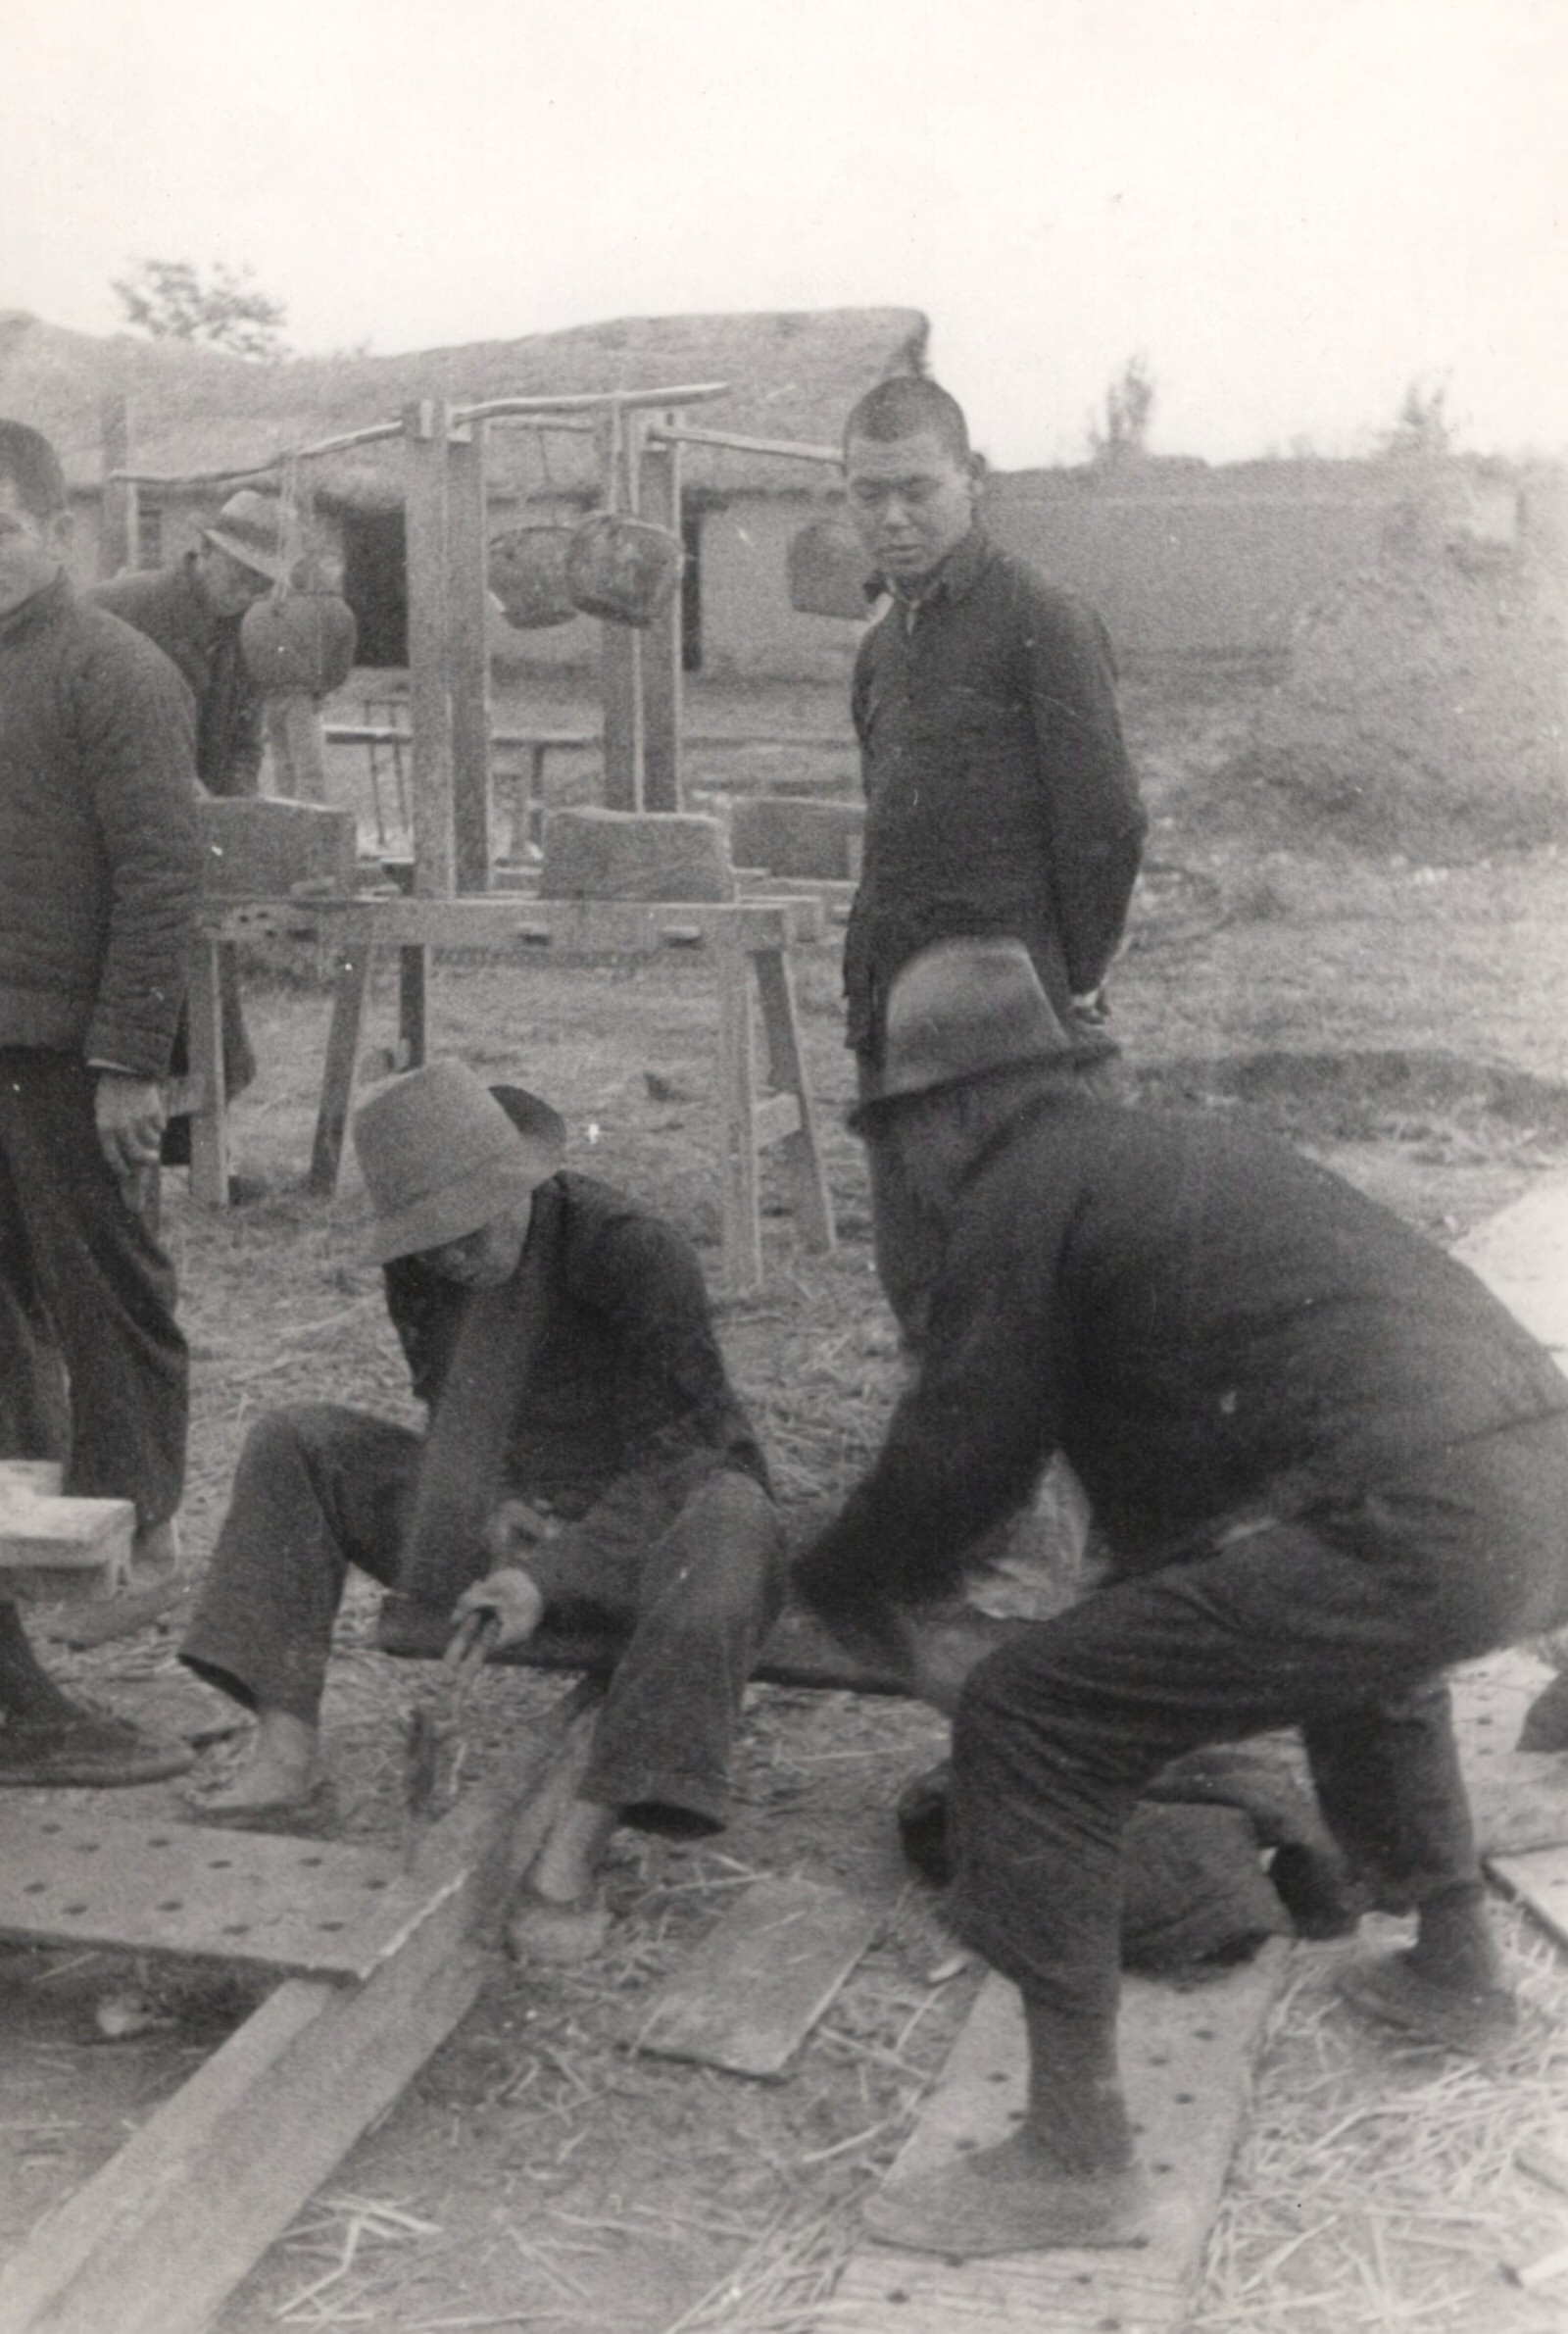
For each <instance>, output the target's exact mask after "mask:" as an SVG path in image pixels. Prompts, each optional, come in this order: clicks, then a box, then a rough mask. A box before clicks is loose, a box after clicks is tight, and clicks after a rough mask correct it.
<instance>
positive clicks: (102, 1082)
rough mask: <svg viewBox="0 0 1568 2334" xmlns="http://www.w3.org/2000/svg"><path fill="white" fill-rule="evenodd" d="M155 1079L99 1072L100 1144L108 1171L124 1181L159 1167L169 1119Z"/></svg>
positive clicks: (97, 1117)
mask: <svg viewBox="0 0 1568 2334" xmlns="http://www.w3.org/2000/svg"><path fill="white" fill-rule="evenodd" d="M168 1116H169V1114H168V1112H167V1111H166V1110H165V1109H164V1096H163V1089H162V1087H161V1086H160V1085H159V1083H158V1080H157V1079H156V1078H141V1077H135V1076H133V1075H132V1074H130V1073H129V1072H128V1071H125V1070H121V1069H100V1070H99V1072H98V1084H97V1089H96V1091H95V1093H94V1095H93V1117H94V1119H95V1121H96V1123H97V1127H98V1144H99V1148H100V1149H101V1150H102V1152H103V1155H104V1157H105V1159H106V1160H107V1161H108V1162H109V1171H110V1173H111V1174H112V1175H114V1176H115V1177H116V1178H117V1179H118V1180H119V1181H121V1182H124V1181H126V1180H128V1178H129V1177H130V1176H132V1175H135V1174H137V1173H139V1172H140V1170H141V1169H142V1168H143V1167H156V1166H157V1165H158V1155H159V1151H160V1149H161V1148H162V1143H163V1133H164V1126H165V1123H166V1121H167V1119H168Z"/></svg>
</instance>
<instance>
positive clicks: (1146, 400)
mask: <svg viewBox="0 0 1568 2334" xmlns="http://www.w3.org/2000/svg"><path fill="white" fill-rule="evenodd" d="M1154 397H1155V388H1154V375H1153V371H1152V367H1151V365H1150V362H1149V359H1148V358H1147V357H1146V356H1144V355H1142V354H1139V355H1138V356H1135V357H1129V358H1128V360H1127V362H1126V364H1125V365H1124V366H1123V367H1122V369H1121V371H1120V372H1119V373H1118V374H1117V375H1116V378H1115V379H1114V380H1113V381H1112V382H1111V384H1110V386H1109V388H1108V389H1107V390H1106V391H1105V418H1104V420H1103V422H1102V421H1101V419H1100V417H1099V415H1098V414H1091V416H1090V417H1089V455H1090V460H1091V461H1092V462H1107V463H1109V462H1125V461H1127V460H1129V459H1130V458H1131V457H1132V456H1134V455H1138V454H1147V453H1148V451H1149V424H1150V422H1151V420H1152V416H1153V411H1154Z"/></svg>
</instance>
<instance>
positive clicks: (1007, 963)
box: [850, 939, 1116, 1129]
mask: <svg viewBox="0 0 1568 2334" xmlns="http://www.w3.org/2000/svg"><path fill="white" fill-rule="evenodd" d="M1115 1051H1116V1048H1115V1047H1114V1045H1112V1044H1111V1043H1110V1042H1109V1041H1108V1040H1094V1039H1089V1040H1085V1039H1080V1038H1074V1037H1072V1036H1070V1035H1069V1034H1068V1032H1067V1031H1066V1029H1064V1028H1063V1027H1062V1024H1061V1022H1060V1021H1059V1020H1058V1019H1057V1018H1056V1015H1055V1013H1054V1011H1053V1009H1052V1004H1051V1000H1050V998H1049V997H1048V996H1047V995H1046V992H1045V990H1044V988H1043V987H1042V986H1041V981H1040V975H1039V973H1038V972H1036V970H1035V968H1034V965H1033V963H1032V961H1031V959H1030V955H1029V951H1028V949H1027V948H1025V946H1024V944H1023V942H1022V941H1021V940H1005V939H978V940H943V941H939V942H938V944H937V945H936V947H934V948H927V949H922V950H921V952H920V954H919V955H918V956H917V957H911V958H910V960H909V962H908V963H907V965H905V966H904V967H903V968H902V969H901V970H900V971H899V972H898V973H897V974H896V975H895V976H894V980H893V985H892V987H891V989H890V990H889V992H888V1006H887V1025H886V1036H885V1040H884V1045H883V1057H882V1074H881V1078H880V1080H879V1083H878V1090H877V1092H876V1094H875V1095H874V1096H873V1097H871V1098H869V1099H868V1100H867V1101H865V1102H863V1103H861V1105H860V1107H859V1108H858V1110H856V1111H854V1112H852V1114H851V1116H850V1124H851V1125H852V1126H853V1127H855V1128H857V1129H863V1128H866V1127H873V1126H875V1125H877V1124H878V1123H879V1122H880V1121H881V1120H882V1118H883V1117H884V1116H885V1115H886V1114H887V1113H888V1112H889V1111H890V1110H891V1108H892V1107H893V1106H894V1105H895V1104H897V1103H900V1102H907V1101H908V1100H909V1099H911V1098H912V1097H913V1096H915V1095H918V1094H929V1093H930V1092H932V1090H933V1089H934V1088H936V1087H939V1086H954V1085H960V1084H963V1083H965V1082H967V1081H968V1080H969V1079H971V1078H982V1077H987V1076H989V1075H990V1074H991V1072H992V1071H993V1070H999V1069H1021V1068H1025V1067H1026V1066H1027V1065H1029V1064H1038V1065H1042V1066H1048V1067H1049V1066H1052V1065H1054V1066H1055V1067H1056V1068H1060V1069H1067V1070H1072V1069H1077V1068H1080V1067H1081V1066H1084V1065H1086V1064H1088V1063H1091V1062H1100V1061H1103V1060H1104V1059H1105V1058H1106V1056H1107V1055H1109V1054H1113V1053H1114V1052H1115Z"/></svg>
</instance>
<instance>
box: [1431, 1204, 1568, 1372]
mask: <svg viewBox="0 0 1568 2334" xmlns="http://www.w3.org/2000/svg"><path fill="white" fill-rule="evenodd" d="M1453 1253H1454V1255H1455V1256H1456V1257H1457V1258H1458V1259H1459V1261H1460V1263H1461V1264H1466V1265H1468V1266H1469V1267H1470V1269H1471V1271H1472V1272H1475V1273H1479V1275H1480V1277H1481V1278H1482V1279H1483V1280H1484V1281H1485V1282H1486V1284H1487V1286H1488V1287H1489V1288H1490V1289H1491V1290H1492V1292H1493V1294H1494V1295H1495V1296H1496V1297H1499V1298H1500V1299H1501V1300H1502V1302H1503V1304H1504V1305H1506V1306H1507V1308H1508V1310H1509V1311H1510V1313H1512V1314H1513V1315H1514V1316H1515V1318H1516V1319H1518V1320H1519V1321H1521V1322H1522V1323H1523V1325H1524V1327H1525V1328H1527V1329H1528V1330H1529V1331H1530V1334H1531V1335H1532V1337H1538V1338H1539V1339H1540V1340H1541V1342H1542V1344H1543V1345H1544V1346H1545V1347H1546V1348H1547V1349H1548V1350H1549V1351H1550V1352H1551V1353H1552V1354H1554V1355H1555V1356H1556V1357H1557V1359H1558V1362H1559V1365H1560V1366H1562V1367H1564V1368H1568V1178H1565V1177H1564V1176H1562V1175H1552V1176H1549V1177H1544V1178H1543V1179H1542V1180H1541V1181H1540V1182H1539V1183H1535V1184H1533V1185H1532V1186H1531V1188H1530V1189H1529V1190H1528V1191H1527V1192H1526V1193H1525V1194H1524V1196H1523V1197H1522V1198H1521V1199H1517V1200H1515V1201H1514V1202H1513V1204H1512V1206H1511V1207H1507V1208H1501V1209H1499V1210H1498V1212H1497V1214H1496V1215H1495V1216H1491V1217H1488V1218H1487V1220H1486V1222H1485V1223H1482V1224H1478V1225H1477V1226H1476V1228H1475V1230H1474V1231H1472V1232H1468V1233H1466V1235H1465V1237H1464V1238H1463V1239H1462V1240H1460V1241H1457V1242H1456V1243H1455V1245H1454V1250H1453Z"/></svg>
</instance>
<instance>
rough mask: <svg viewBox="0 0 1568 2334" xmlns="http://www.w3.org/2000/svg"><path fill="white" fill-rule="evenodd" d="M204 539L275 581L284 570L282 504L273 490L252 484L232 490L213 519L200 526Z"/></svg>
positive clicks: (242, 563) (243, 566) (231, 557)
mask: <svg viewBox="0 0 1568 2334" xmlns="http://www.w3.org/2000/svg"><path fill="white" fill-rule="evenodd" d="M202 536H203V539H204V541H206V542H208V543H211V544H212V545H213V546H214V548H215V549H216V550H219V551H226V552H227V553H228V556H229V558H230V559H237V560H238V562H239V564H240V566H241V567H242V568H251V569H254V571H256V573H257V574H258V575H266V576H267V577H268V578H269V579H270V581H271V582H273V583H275V582H276V581H277V579H278V577H279V576H280V575H281V574H282V572H283V507H282V504H281V502H280V501H279V499H278V497H277V496H276V495H275V494H258V493H257V491H256V489H255V487H254V486H243V487H241V489H240V491H239V493H238V494H231V495H230V496H229V498H228V500H227V502H226V503H224V505H223V506H222V508H221V511H220V512H219V514H218V517H217V518H216V519H215V520H214V521H213V523H212V525H211V526H204V527H203V529H202Z"/></svg>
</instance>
